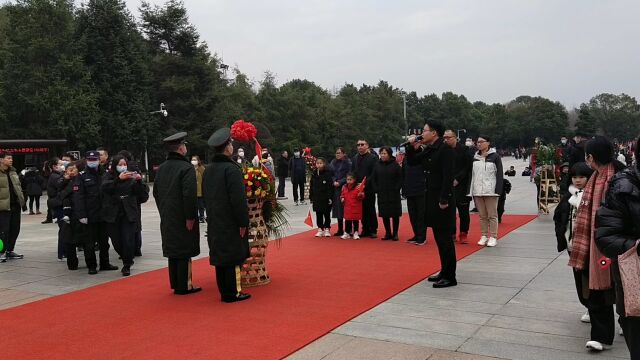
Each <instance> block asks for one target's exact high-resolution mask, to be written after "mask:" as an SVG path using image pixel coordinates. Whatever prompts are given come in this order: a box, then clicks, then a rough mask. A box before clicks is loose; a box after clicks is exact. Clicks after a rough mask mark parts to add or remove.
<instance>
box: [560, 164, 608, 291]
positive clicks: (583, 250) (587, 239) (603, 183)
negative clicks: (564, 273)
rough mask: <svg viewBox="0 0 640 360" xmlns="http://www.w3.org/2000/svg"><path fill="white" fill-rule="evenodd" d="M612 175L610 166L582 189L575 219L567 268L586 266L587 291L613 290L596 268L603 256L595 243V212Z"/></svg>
mask: <svg viewBox="0 0 640 360" xmlns="http://www.w3.org/2000/svg"><path fill="white" fill-rule="evenodd" d="M614 174H615V168H614V167H613V163H611V164H609V165H607V167H606V168H604V169H603V170H602V171H596V172H595V173H594V174H593V175H592V176H591V178H589V181H588V182H587V185H586V186H585V188H584V195H583V196H582V201H581V202H580V204H579V206H578V214H577V216H576V231H575V234H574V236H573V243H572V246H571V256H570V258H569V266H571V267H573V268H576V269H578V270H584V269H585V267H586V266H588V267H589V289H591V290H607V289H611V287H612V280H611V272H610V270H609V269H608V268H606V269H603V268H601V267H600V265H599V261H600V258H601V257H602V256H603V255H602V253H601V252H600V250H598V247H597V246H596V244H595V239H596V237H595V223H596V222H595V219H596V210H598V208H599V207H600V204H601V203H602V201H603V200H604V196H605V194H606V191H607V188H608V187H609V180H610V179H611V177H613V175H614Z"/></svg>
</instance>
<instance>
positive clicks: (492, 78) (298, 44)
mask: <svg viewBox="0 0 640 360" xmlns="http://www.w3.org/2000/svg"><path fill="white" fill-rule="evenodd" d="M126 1H127V3H128V5H129V8H130V9H131V10H132V11H133V12H134V14H137V11H136V10H135V9H137V8H138V6H139V4H140V1H139V0H126ZM151 2H152V3H156V4H162V3H163V2H162V1H157V0H152V1H151ZM185 5H186V7H187V9H188V13H189V17H190V20H191V22H192V23H193V24H194V25H195V26H196V27H197V29H198V31H199V33H200V35H201V37H202V40H204V41H206V42H207V43H208V44H209V48H210V49H211V50H212V52H215V53H217V54H219V55H220V56H222V57H223V60H224V62H225V63H226V64H229V65H232V66H233V65H237V66H238V67H239V68H240V70H241V71H242V72H244V73H246V74H248V75H249V76H250V77H251V78H252V79H253V80H255V81H259V80H260V79H261V78H262V74H263V73H264V71H265V70H270V71H272V72H273V73H275V74H276V76H277V79H278V83H279V84H282V83H284V82H286V81H288V80H290V79H295V78H304V79H308V80H311V81H314V82H315V83H317V84H319V85H320V86H323V87H325V88H327V89H329V90H331V89H333V88H334V87H336V88H340V87H341V86H342V85H344V84H345V83H353V84H355V85H360V84H362V83H366V84H376V83H377V82H378V81H379V80H386V81H388V82H389V83H390V84H391V85H393V86H395V87H399V88H402V89H404V90H407V91H416V92H417V93H418V95H425V94H430V93H436V94H438V95H440V94H441V93H442V92H444V91H453V92H455V93H461V94H464V95H465V96H467V98H468V99H469V100H471V101H475V100H482V101H486V102H501V103H504V102H507V101H509V100H510V99H513V98H515V97H516V96H518V95H523V94H526V95H534V96H535V95H540V96H545V97H548V98H551V99H553V100H558V101H560V102H562V103H563V104H565V105H566V106H567V107H573V106H577V105H579V104H580V103H581V102H585V101H588V100H589V99H590V98H591V97H592V96H594V95H596V94H598V93H601V92H611V93H616V94H617V93H621V92H624V93H627V94H629V95H631V96H635V97H640V69H639V68H638V66H639V65H640V36H639V35H640V20H639V19H640V1H638V0H630V1H616V0H606V1H604V0H602V1H596V0H573V1H562V0H555V1H552V0H549V1H533V0H528V1H525V0H518V1H515V0H513V1H506V0H505V1H497V0H482V1H480V0H466V1H450V0H446V1H445V0H438V1H431V0H421V1H420V0H415V1H400V0H398V1H393V0H386V1H364V0H362V1H357V0H303V1H300V0H297V1H295V0H283V1H279V0H271V1H260V0H253V1H249V0H185Z"/></svg>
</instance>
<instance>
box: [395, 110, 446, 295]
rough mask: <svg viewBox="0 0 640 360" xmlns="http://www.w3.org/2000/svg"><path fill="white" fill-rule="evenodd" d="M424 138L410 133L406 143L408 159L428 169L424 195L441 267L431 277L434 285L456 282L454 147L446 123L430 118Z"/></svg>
mask: <svg viewBox="0 0 640 360" xmlns="http://www.w3.org/2000/svg"><path fill="white" fill-rule="evenodd" d="M422 137H423V138H422V142H417V141H416V137H415V136H410V137H409V139H408V140H409V143H410V146H407V158H408V161H409V163H411V164H415V163H421V164H422V166H423V167H424V170H425V176H426V183H427V192H426V196H425V205H426V216H425V221H426V224H427V226H428V227H431V228H432V229H433V234H434V237H435V238H436V245H437V246H438V253H439V255H440V264H441V270H440V273H439V274H437V275H433V276H430V277H429V279H428V280H429V281H431V282H433V287H434V288H445V287H449V286H456V285H457V284H458V283H457V281H456V248H455V246H454V243H453V236H454V234H455V231H456V209H455V197H454V194H453V180H454V169H455V158H456V155H455V151H454V150H453V149H452V148H451V147H450V146H447V145H446V144H445V143H444V139H443V137H444V126H443V125H442V124H441V123H439V122H436V121H427V123H426V124H425V125H424V131H423V132H422Z"/></svg>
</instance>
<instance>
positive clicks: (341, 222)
mask: <svg viewBox="0 0 640 360" xmlns="http://www.w3.org/2000/svg"><path fill="white" fill-rule="evenodd" d="M336 220H337V223H338V233H344V220H343V219H342V218H338V219H336Z"/></svg>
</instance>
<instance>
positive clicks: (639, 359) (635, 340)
mask: <svg viewBox="0 0 640 360" xmlns="http://www.w3.org/2000/svg"><path fill="white" fill-rule="evenodd" d="M618 322H619V323H620V327H622V332H624V340H625V342H626V343H627V348H629V353H630V354H631V360H640V318H639V317H625V316H620V318H619V319H618Z"/></svg>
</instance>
